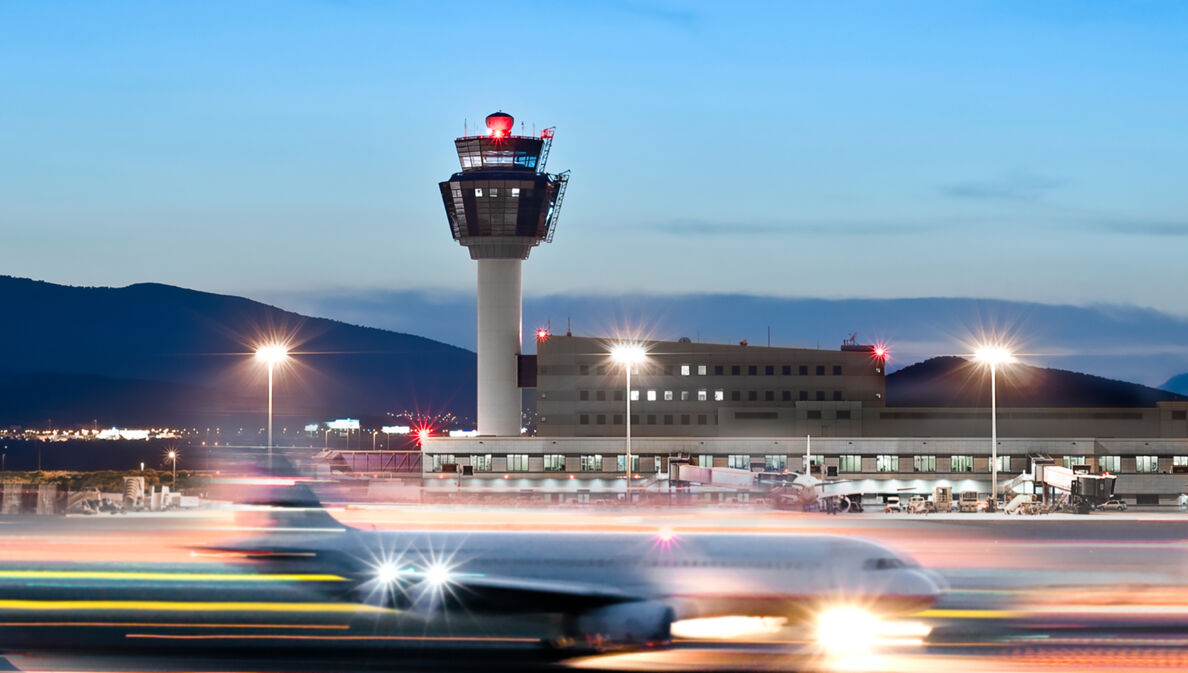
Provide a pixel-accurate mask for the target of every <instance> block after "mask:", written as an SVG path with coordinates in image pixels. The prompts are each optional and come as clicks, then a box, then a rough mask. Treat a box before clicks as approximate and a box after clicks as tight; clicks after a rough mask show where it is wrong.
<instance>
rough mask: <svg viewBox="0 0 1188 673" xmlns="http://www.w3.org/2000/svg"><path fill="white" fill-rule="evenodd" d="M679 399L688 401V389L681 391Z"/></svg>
mask: <svg viewBox="0 0 1188 673" xmlns="http://www.w3.org/2000/svg"><path fill="white" fill-rule="evenodd" d="M681 401H682V402H688V401H689V391H688V390H682V391H681Z"/></svg>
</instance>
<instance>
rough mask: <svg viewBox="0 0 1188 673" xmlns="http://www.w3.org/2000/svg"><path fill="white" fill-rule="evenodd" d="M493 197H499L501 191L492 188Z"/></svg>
mask: <svg viewBox="0 0 1188 673" xmlns="http://www.w3.org/2000/svg"><path fill="white" fill-rule="evenodd" d="M491 196H492V197H496V196H499V190H498V189H497V188H495V187H492V188H491Z"/></svg>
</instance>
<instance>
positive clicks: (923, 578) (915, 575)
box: [905, 568, 949, 600]
mask: <svg viewBox="0 0 1188 673" xmlns="http://www.w3.org/2000/svg"><path fill="white" fill-rule="evenodd" d="M908 572H909V573H910V574H911V578H910V579H908V581H907V582H906V583H905V584H907V587H905V589H907V591H906V592H905V593H910V594H914V595H916V596H921V597H929V598H932V599H933V600H936V599H937V598H940V596H941V594H944V593H946V592H947V591H948V590H949V583H948V582H947V581H945V578H943V577H941V575H940V573H938V572H936V571H934V570H926V569H924V568H912V569H911V570H910V571H908Z"/></svg>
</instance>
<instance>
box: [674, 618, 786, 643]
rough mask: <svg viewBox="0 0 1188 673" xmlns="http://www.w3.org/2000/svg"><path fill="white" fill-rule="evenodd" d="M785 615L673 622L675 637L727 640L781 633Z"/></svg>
mask: <svg viewBox="0 0 1188 673" xmlns="http://www.w3.org/2000/svg"><path fill="white" fill-rule="evenodd" d="M787 621H788V620H787V619H785V618H783V617H743V616H728V617H705V618H701V619H682V620H680V621H677V622H673V624H672V635H673V637H674V638H684V639H695V640H727V639H733V638H739V637H742V636H751V635H756V634H764V633H779V631H780V629H782V628H783V627H784V625H785V624H786V623H787Z"/></svg>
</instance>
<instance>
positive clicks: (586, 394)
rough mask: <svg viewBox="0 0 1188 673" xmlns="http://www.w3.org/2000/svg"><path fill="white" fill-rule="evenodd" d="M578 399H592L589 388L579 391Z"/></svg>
mask: <svg viewBox="0 0 1188 673" xmlns="http://www.w3.org/2000/svg"><path fill="white" fill-rule="evenodd" d="M578 399H579V400H581V401H583V402H585V401H586V400H588V399H590V391H589V390H579V391H578Z"/></svg>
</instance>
